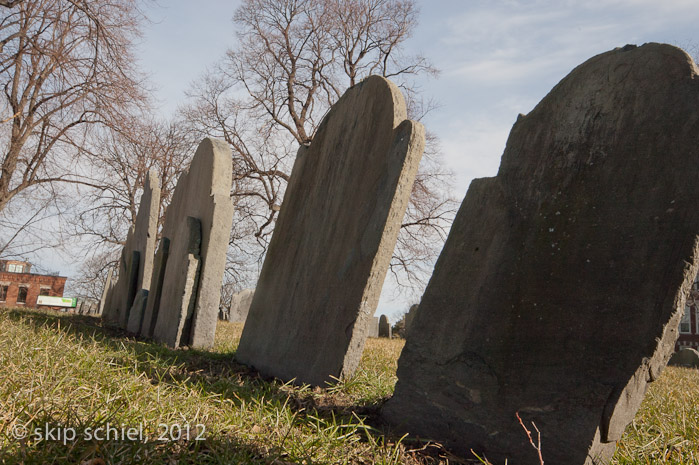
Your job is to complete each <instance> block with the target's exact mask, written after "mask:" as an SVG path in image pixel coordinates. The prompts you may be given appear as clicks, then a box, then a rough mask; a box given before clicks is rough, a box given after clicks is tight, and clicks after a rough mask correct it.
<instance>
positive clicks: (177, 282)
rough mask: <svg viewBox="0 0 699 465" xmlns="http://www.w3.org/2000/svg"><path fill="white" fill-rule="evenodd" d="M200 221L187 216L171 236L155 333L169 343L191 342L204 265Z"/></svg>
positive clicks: (186, 343) (179, 344) (154, 335)
mask: <svg viewBox="0 0 699 465" xmlns="http://www.w3.org/2000/svg"><path fill="white" fill-rule="evenodd" d="M201 237H202V231H201V223H200V222H199V220H197V219H196V218H192V217H191V216H189V217H187V220H186V221H183V222H181V223H180V224H179V228H178V230H177V232H176V233H175V235H174V236H173V237H172V238H171V243H172V248H171V249H170V254H169V257H168V261H167V264H168V266H167V267H166V269H165V276H164V279H163V287H162V294H161V296H160V311H159V312H158V320H157V322H156V323H155V331H154V332H153V337H154V338H155V339H156V340H158V341H161V342H164V343H165V344H167V345H168V346H170V347H179V346H181V345H188V338H189V334H191V333H190V332H191V327H192V317H193V316H194V306H195V303H196V300H197V283H198V281H199V274H200V266H201V255H200V253H201Z"/></svg>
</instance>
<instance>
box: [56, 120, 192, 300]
mask: <svg viewBox="0 0 699 465" xmlns="http://www.w3.org/2000/svg"><path fill="white" fill-rule="evenodd" d="M137 121H140V122H139V123H133V124H131V125H130V127H129V130H128V132H117V131H114V130H108V131H102V132H100V133H99V134H97V135H96V136H95V137H94V139H93V140H91V143H90V144H89V145H87V146H85V147H84V148H83V150H84V151H86V152H88V153H89V154H90V156H89V157H87V158H86V160H85V162H84V163H83V167H84V169H85V170H86V173H85V176H86V177H89V178H90V179H91V186H89V187H87V186H84V185H78V186H77V187H76V190H77V192H76V193H75V194H74V197H75V204H76V205H75V206H74V208H73V211H74V212H73V214H70V215H68V214H66V215H64V217H63V219H62V223H63V224H64V225H65V226H64V228H65V230H66V233H67V235H68V236H69V237H70V238H71V241H70V242H74V241H75V240H79V241H80V243H81V244H82V254H83V256H84V258H85V260H84V262H83V266H82V267H81V268H80V270H79V271H78V274H77V276H75V277H74V278H73V279H72V280H71V281H72V284H71V285H72V286H73V287H74V288H75V290H76V292H79V293H80V294H79V295H80V296H82V297H85V298H91V299H95V298H96V299H99V297H100V292H101V291H102V286H103V285H104V280H105V278H106V273H107V271H106V270H108V269H115V268H117V267H116V264H117V263H118V258H119V253H120V250H121V247H122V246H123V244H124V241H125V240H126V236H127V232H128V230H129V228H130V227H131V226H133V225H135V221H136V215H137V214H138V208H139V206H140V201H141V196H142V194H143V186H144V184H145V180H146V178H147V176H148V171H149V170H151V169H154V170H155V171H156V172H157V173H158V176H159V178H160V186H161V197H160V212H159V213H160V214H159V223H160V224H162V221H163V219H164V211H165V206H166V205H167V204H168V203H169V202H170V199H171V198H172V193H173V191H174V189H175V186H176V185H177V180H178V179H179V177H180V175H181V174H182V173H183V172H184V171H185V170H186V169H187V167H188V166H189V160H190V158H191V157H192V155H193V153H194V150H193V143H192V141H191V140H190V139H188V138H187V134H186V133H185V132H183V131H182V130H181V125H180V124H179V123H177V122H163V121H156V120H149V119H148V118H147V117H142V118H139V119H138V120H137ZM88 162H89V163H88Z"/></svg>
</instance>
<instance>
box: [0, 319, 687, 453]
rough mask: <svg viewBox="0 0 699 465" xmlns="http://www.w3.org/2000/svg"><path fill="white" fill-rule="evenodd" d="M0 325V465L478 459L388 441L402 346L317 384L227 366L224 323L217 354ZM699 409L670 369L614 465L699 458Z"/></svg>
mask: <svg viewBox="0 0 699 465" xmlns="http://www.w3.org/2000/svg"><path fill="white" fill-rule="evenodd" d="M0 328H2V331H1V332H0V463H2V464H4V463H7V464H10V463H24V464H39V463H41V464H43V463H57V464H64V463H65V464H76V465H78V464H80V465H102V464H104V463H108V464H121V463H124V464H126V463H153V464H167V465H172V464H186V463H192V464H216V463H221V464H231V463H268V464H279V465H283V464H290V463H308V464H310V463H366V464H370V463H378V464H388V463H407V464H433V463H445V464H446V463H477V461H476V462H471V461H469V462H463V461H459V460H458V459H457V458H456V457H453V456H451V455H450V454H449V453H448V452H446V451H445V450H444V449H442V448H441V447H440V446H439V445H437V444H423V443H420V442H418V441H414V440H411V439H410V438H400V437H394V436H391V435H390V432H389V433H387V434H384V433H385V431H384V430H383V429H382V425H381V424H380V420H379V419H378V415H377V412H378V409H379V407H380V406H381V404H382V403H383V401H384V400H385V399H386V398H387V397H389V396H390V395H391V392H392V391H393V386H394V384H395V380H396V378H395V370H396V361H397V359H398V355H399V354H400V351H401V349H402V346H403V342H402V341H401V340H397V339H394V340H386V339H370V340H369V341H368V342H367V346H366V349H365V353H364V355H363V358H362V362H361V365H360V368H359V370H358V372H357V374H356V375H355V376H354V377H353V378H352V379H350V380H347V381H344V382H341V383H339V384H337V385H335V386H332V387H328V388H326V389H319V388H315V389H313V388H309V387H296V386H291V385H286V384H283V383H281V382H278V381H273V380H265V379H262V378H261V377H259V376H258V375H257V374H256V373H254V372H251V371H250V370H249V369H247V368H246V367H244V366H241V365H238V364H237V363H235V362H234V361H233V354H234V352H235V349H236V347H237V343H238V339H239V337H240V331H241V329H242V328H241V325H239V324H230V323H225V322H220V323H219V326H218V330H217V335H216V344H215V347H214V349H213V350H212V351H194V350H177V351H173V350H169V349H167V348H165V347H163V346H162V345H159V344H154V343H147V342H142V341H138V340H135V339H132V338H127V337H125V336H124V334H122V333H119V332H116V331H114V330H110V329H105V328H103V327H102V326H101V323H100V322H99V320H97V319H94V318H91V317H82V316H70V315H65V314H56V313H47V312H38V311H29V310H21V311H19V310H18V311H14V310H13V311H8V310H2V311H0ZM698 401H699V371H697V370H688V369H677V368H668V369H667V370H665V372H664V374H663V375H662V377H661V378H660V380H659V381H657V382H656V383H653V384H652V385H651V388H650V390H649V393H648V395H647V397H646V399H645V401H644V403H643V406H642V407H641V410H640V411H639V414H638V415H637V417H636V420H635V421H634V422H633V424H632V425H630V426H629V427H628V428H627V431H626V434H625V436H624V439H623V440H622V441H621V443H620V445H619V448H618V451H617V454H616V456H615V458H614V461H613V463H616V464H631V463H633V464H689V463H692V464H693V463H696V464H699V411H698V410H699V409H698V408H697V405H698V404H697V402H698ZM45 425H49V426H48V429H47V428H46V426H45ZM108 427H109V429H108ZM130 428H131V430H129V429H130ZM22 435H26V437H24V439H20V440H18V439H17V438H16V436H22ZM107 435H109V438H107V437H106V436H107ZM130 438H133V439H134V440H131V439H130ZM124 439H125V440H124ZM197 439H199V440H197ZM542 449H543V451H544V459H545V458H546V444H543V446H542Z"/></svg>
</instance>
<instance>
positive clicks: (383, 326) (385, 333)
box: [379, 315, 392, 338]
mask: <svg viewBox="0 0 699 465" xmlns="http://www.w3.org/2000/svg"><path fill="white" fill-rule="evenodd" d="M391 335H392V334H391V323H389V321H388V317H387V316H386V315H381V318H379V337H387V338H390V337H391Z"/></svg>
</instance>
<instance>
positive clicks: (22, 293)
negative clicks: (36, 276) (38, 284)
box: [17, 286, 28, 304]
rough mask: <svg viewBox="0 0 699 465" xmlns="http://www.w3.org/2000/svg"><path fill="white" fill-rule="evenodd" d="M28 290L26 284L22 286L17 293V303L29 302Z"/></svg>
mask: <svg viewBox="0 0 699 465" xmlns="http://www.w3.org/2000/svg"><path fill="white" fill-rule="evenodd" d="M27 290H28V288H27V287H25V286H20V288H19V292H18V293H17V303H18V304H26V303H27Z"/></svg>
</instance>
